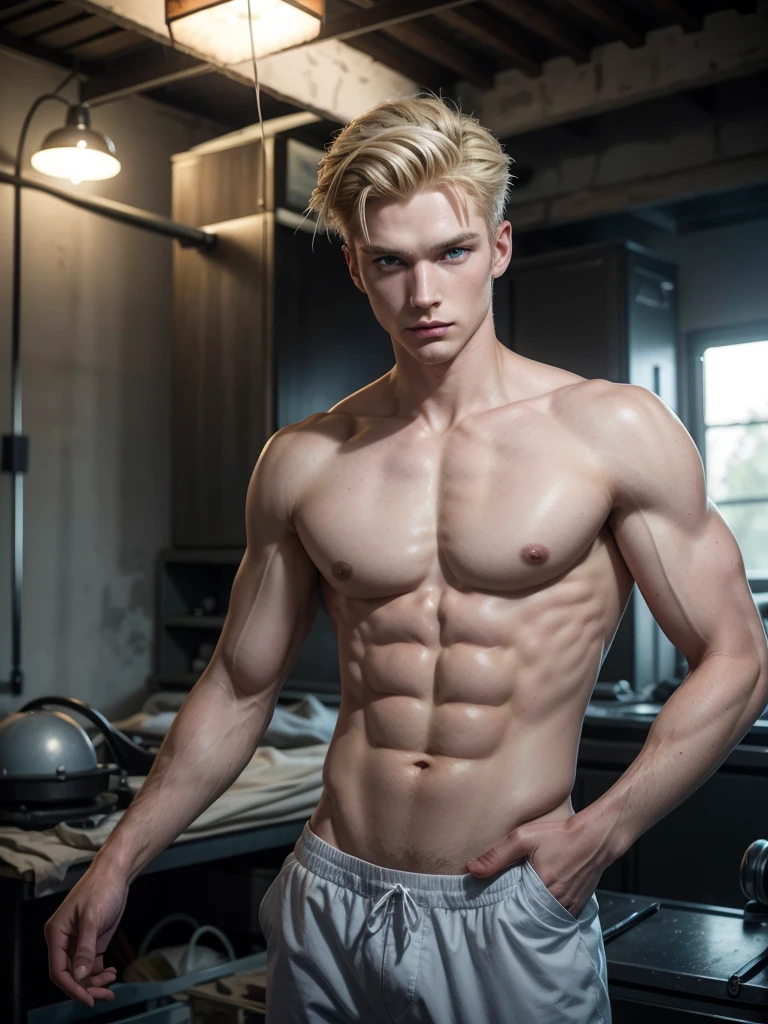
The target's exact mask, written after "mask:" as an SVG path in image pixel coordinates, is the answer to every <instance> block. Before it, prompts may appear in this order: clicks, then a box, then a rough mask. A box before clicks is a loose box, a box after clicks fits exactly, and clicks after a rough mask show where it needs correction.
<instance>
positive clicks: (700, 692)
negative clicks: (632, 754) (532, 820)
mask: <svg viewBox="0 0 768 1024" xmlns="http://www.w3.org/2000/svg"><path fill="white" fill-rule="evenodd" d="M767 702H768V696H767V695H766V682H765V678H764V676H763V675H761V674H760V670H759V668H758V667H757V665H755V664H753V663H751V662H748V661H740V660H737V659H734V658H731V657H728V656H727V655H721V654H713V655H710V656H709V657H707V658H705V659H704V660H703V661H702V662H701V663H700V664H699V665H698V666H697V668H696V669H694V670H693V671H692V672H691V673H690V674H689V675H688V676H687V677H686V679H685V680H684V682H683V683H681V685H680V686H679V687H678V689H677V690H676V691H675V693H674V694H672V696H671V697H670V698H669V700H668V701H667V702H666V704H665V705H664V707H663V708H662V710H661V711H660V712H659V714H658V715H657V717H656V720H655V722H654V723H653V726H652V727H651V729H650V731H649V733H648V738H647V740H646V742H645V744H644V746H643V748H642V750H641V751H640V753H639V754H638V756H637V758H636V759H635V761H634V762H633V763H632V764H631V765H630V766H629V768H628V769H627V770H626V771H625V772H624V774H623V775H622V776H621V778H619V779H618V780H617V782H616V783H614V785H613V786H612V787H611V788H610V789H609V790H608V791H607V792H606V793H604V794H603V795H602V796H601V797H599V798H598V799H597V800H596V801H594V803H592V804H589V805H588V806H587V807H585V808H584V810H583V811H581V812H579V817H580V819H581V823H582V824H585V825H587V827H590V828H594V830H595V832H596V834H598V835H600V836H601V846H600V856H601V857H602V859H603V861H604V865H605V867H607V866H608V865H609V864H611V863H612V862H613V861H614V860H616V858H617V857H620V856H621V855H622V854H623V853H625V852H626V851H627V850H628V849H629V848H630V846H632V844H633V843H634V842H635V840H636V839H638V838H639V836H641V835H642V834H643V833H644V832H645V831H646V830H647V829H649V828H650V827H651V826H652V825H654V824H656V822H657V821H660V820H661V819H662V818H663V817H664V816H665V815H666V814H668V813H669V812H670V811H671V810H673V809H674V808H675V807H677V806H678V804H680V803H682V801H683V800H685V799H686V797H688V796H689V795H690V794H691V793H692V792H693V791H694V790H696V789H697V788H698V787H699V786H700V785H701V784H702V783H703V782H704V781H706V779H708V778H709V777H710V775H712V774H713V773H714V772H715V771H716V770H717V768H718V767H719V766H720V765H721V764H722V762H723V761H724V760H725V758H726V757H727V756H728V754H729V753H730V752H731V750H732V749H733V748H734V747H735V746H736V744H737V743H738V742H739V740H740V739H741V738H742V737H743V736H744V735H745V733H747V732H748V731H749V729H750V727H751V726H752V725H753V723H754V722H755V720H756V719H757V717H758V716H759V715H760V713H761V711H762V710H763V708H764V707H765V705H766V703H767Z"/></svg>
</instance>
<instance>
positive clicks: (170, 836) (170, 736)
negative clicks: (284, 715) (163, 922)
mask: <svg viewBox="0 0 768 1024" xmlns="http://www.w3.org/2000/svg"><path fill="white" fill-rule="evenodd" d="M273 706H274V702H273V701H272V700H270V698H269V695H268V694H261V695H257V696H253V697H250V698H240V697H238V696H236V694H235V693H234V691H233V688H232V685H231V681H230V679H229V678H228V676H227V674H226V670H225V669H224V668H223V667H222V666H221V665H220V664H217V665H216V666H214V665H211V666H210V667H209V669H208V671H207V672H206V674H205V675H203V676H202V677H201V678H200V679H199V680H198V682H197V683H196V684H195V686H194V687H193V689H192V690H191V691H190V693H189V696H188V697H187V698H186V700H185V701H184V704H183V705H182V707H181V709H180V710H179V712H178V714H177V715H176V717H175V718H174V720H173V723H172V725H171V728H170V729H169V731H168V733H167V735H166V736H165V738H164V740H163V743H162V745H161V747H160V749H159V751H158V753H157V757H156V758H155V762H154V764H153V765H152V769H151V771H150V773H149V775H148V776H147V778H146V780H145V781H144V783H143V785H142V787H141V789H140V790H139V792H138V793H137V794H136V796H135V797H134V799H133V801H132V802H131V804H130V806H129V807H128V809H127V810H126V812H125V814H124V815H123V817H122V819H121V820H120V822H118V824H117V826H116V827H115V829H114V831H113V832H112V834H111V835H110V837H109V839H108V840H107V842H106V843H105V844H104V846H103V847H102V848H101V850H100V851H99V852H98V854H97V855H96V858H94V866H95V865H96V864H99V865H100V866H103V867H106V868H108V869H109V870H110V871H112V872H115V871H117V872H119V873H120V874H123V875H124V876H125V877H126V878H127V879H128V881H129V882H132V881H133V879H134V878H135V877H136V876H137V875H138V874H139V873H140V872H141V871H142V870H143V869H144V868H145V867H146V865H147V864H149V863H150V861H152V860H153V859H154V858H155V857H156V856H157V855H158V854H159V853H161V852H162V851H163V850H164V849H165V848H166V847H167V846H169V845H170V844H171V843H172V842H173V841H174V839H176V837H177V836H178V835H180V834H181V833H182V832H183V831H184V830H185V829H186V828H187V827H188V826H189V825H190V824H191V823H192V822H193V821H194V820H195V819H196V818H198V817H199V816H200V814H202V812H203V811H204V810H205V809H206V808H207V807H209V806H210V805H211V804H212V803H213V802H214V800H216V799H217V798H218V797H219V796H221V794H222V793H224V792H225V791H226V790H227V789H228V788H229V786H230V785H231V784H232V783H233V782H234V780H235V779H236V778H237V777H238V775H240V773H241V772H242V770H243V769H244V768H245V766H246V765H247V764H248V762H249V761H250V759H251V758H252V756H253V753H254V751H255V749H256V746H257V745H258V743H259V740H260V739H261V736H262V734H263V732H264V730H265V728H266V726H267V725H268V724H269V718H270V717H271V714H272V709H273Z"/></svg>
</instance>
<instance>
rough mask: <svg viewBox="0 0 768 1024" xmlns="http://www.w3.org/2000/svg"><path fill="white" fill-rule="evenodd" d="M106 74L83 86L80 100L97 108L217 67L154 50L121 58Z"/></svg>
mask: <svg viewBox="0 0 768 1024" xmlns="http://www.w3.org/2000/svg"><path fill="white" fill-rule="evenodd" d="M109 68H110V71H109V75H103V76H101V77H100V78H96V79H91V80H90V81H88V82H85V83H84V84H83V86H82V92H81V95H82V99H83V100H84V101H85V102H87V103H90V104H91V106H97V105H98V104H100V103H111V102H112V101H113V100H119V99H122V98H123V97H124V96H132V95H134V94H135V93H139V92H147V91H148V90H149V89H157V88H159V87H160V86H162V85H169V84H170V83H171V82H180V81H182V80H183V79H186V78H197V77H198V76H199V75H208V74H210V73H211V72H213V71H215V70H216V68H214V67H212V66H211V65H210V64H205V63H202V62H201V61H199V60H198V59H197V58H196V57H190V56H189V54H187V53H180V52H178V51H177V50H169V49H168V48H167V47H160V46H158V47H157V48H155V47H153V48H152V49H151V50H150V51H149V52H148V53H144V52H142V53H139V54H136V55H135V56H132V57H121V58H120V60H117V61H112V62H110V65H109Z"/></svg>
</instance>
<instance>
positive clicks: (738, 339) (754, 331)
mask: <svg viewBox="0 0 768 1024" xmlns="http://www.w3.org/2000/svg"><path fill="white" fill-rule="evenodd" d="M684 337H685V350H686V360H687V383H688V420H689V422H688V424H687V428H688V431H689V433H690V435H691V437H692V438H693V440H694V441H695V442H696V447H697V448H698V449H699V454H700V455H701V459H702V462H703V463H704V465H705V467H706V447H705V440H704V439H705V432H706V431H705V423H704V364H703V362H702V358H701V357H702V356H703V355H704V351H705V349H708V348H714V347H715V346H717V345H738V344H748V343H749V342H755V341H766V340H768V317H762V318H761V319H759V320H748V321H743V322H741V323H736V324H724V325H722V326H718V327H706V328H698V329H696V330H691V331H686V332H685V334H684ZM715 504H717V503H715ZM747 578H748V579H749V582H750V585H751V584H752V583H756V584H757V586H756V587H753V589H754V590H768V569H761V570H757V569H752V570H750V569H748V570H747Z"/></svg>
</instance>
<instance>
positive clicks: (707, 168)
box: [507, 150, 768, 234]
mask: <svg viewBox="0 0 768 1024" xmlns="http://www.w3.org/2000/svg"><path fill="white" fill-rule="evenodd" d="M766 182H768V150H764V151H763V152H762V153H754V154H752V155H750V156H746V157H736V158H734V159H731V160H722V161H717V162H714V163H711V164H705V165H703V166H701V167H686V168H685V169H684V170H679V171H673V172H671V173H666V174H658V175H654V176H651V177H643V178H638V179H637V180H634V181H623V182H620V183H619V184H616V185H603V186H600V187H595V188H585V189H581V190H579V191H577V192H572V193H569V194H566V195H562V196H553V197H552V198H548V199H532V200H531V201H529V202H523V201H521V202H518V203H511V204H510V205H509V206H508V207H507V217H508V218H509V220H511V221H512V225H513V227H514V228H515V229H516V230H517V232H518V234H520V233H522V232H524V231H531V230H534V229H538V228H543V227H551V226H554V225H556V224H568V223H573V222H576V221H582V220H590V219H591V218H593V217H605V216H607V215H608V214H612V213H629V212H632V211H633V210H642V209H644V208H646V209H647V208H648V207H654V206H658V205H659V204H663V203H671V202H678V201H680V200H682V199H690V198H693V197H695V196H703V195H711V194H712V193H715V192H726V191H730V190H731V189H739V188H745V187H747V186H753V185H762V184H765V183H766ZM646 219H648V217H646Z"/></svg>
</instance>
